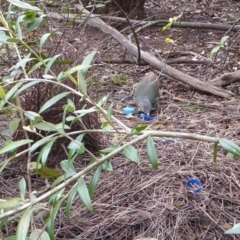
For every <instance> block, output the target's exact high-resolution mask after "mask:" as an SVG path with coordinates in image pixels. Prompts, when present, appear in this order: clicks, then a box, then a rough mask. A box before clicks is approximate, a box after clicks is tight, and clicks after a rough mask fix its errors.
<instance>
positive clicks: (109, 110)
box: [107, 102, 114, 121]
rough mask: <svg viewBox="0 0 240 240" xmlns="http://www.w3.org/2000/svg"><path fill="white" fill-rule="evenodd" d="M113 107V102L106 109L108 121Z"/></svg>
mask: <svg viewBox="0 0 240 240" xmlns="http://www.w3.org/2000/svg"><path fill="white" fill-rule="evenodd" d="M113 106H114V102H112V103H111V105H110V106H109V108H108V112H107V117H108V120H109V121H110V120H111V117H112V110H113Z"/></svg>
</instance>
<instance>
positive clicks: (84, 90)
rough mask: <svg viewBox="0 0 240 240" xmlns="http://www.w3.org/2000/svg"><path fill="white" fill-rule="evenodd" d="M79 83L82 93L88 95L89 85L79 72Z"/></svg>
mask: <svg viewBox="0 0 240 240" xmlns="http://www.w3.org/2000/svg"><path fill="white" fill-rule="evenodd" d="M77 82H78V88H79V90H80V92H81V93H82V94H84V95H87V83H86V80H85V79H84V76H83V75H82V73H81V71H79V72H78V74H77Z"/></svg>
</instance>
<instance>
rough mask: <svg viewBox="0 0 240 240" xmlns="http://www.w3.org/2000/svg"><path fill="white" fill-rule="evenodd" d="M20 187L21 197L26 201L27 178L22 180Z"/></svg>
mask: <svg viewBox="0 0 240 240" xmlns="http://www.w3.org/2000/svg"><path fill="white" fill-rule="evenodd" d="M18 187H19V192H20V197H21V199H22V200H23V201H24V199H25V193H26V181H25V178H22V179H21V180H20V181H19V184H18Z"/></svg>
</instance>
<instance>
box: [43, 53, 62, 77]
mask: <svg viewBox="0 0 240 240" xmlns="http://www.w3.org/2000/svg"><path fill="white" fill-rule="evenodd" d="M60 56H61V55H60V54H58V55H56V56H54V57H52V58H48V59H47V60H48V63H47V66H46V69H45V71H44V74H47V73H48V71H49V70H50V69H51V67H52V65H53V63H54V62H55V61H56V59H57V58H58V57H60Z"/></svg>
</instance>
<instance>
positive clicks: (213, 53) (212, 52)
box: [211, 46, 221, 57]
mask: <svg viewBox="0 0 240 240" xmlns="http://www.w3.org/2000/svg"><path fill="white" fill-rule="evenodd" d="M220 48H221V47H220V46H216V47H214V48H213V50H212V51H211V57H213V56H214V55H215V54H216V53H217V52H218V51H219V49H220Z"/></svg>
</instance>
